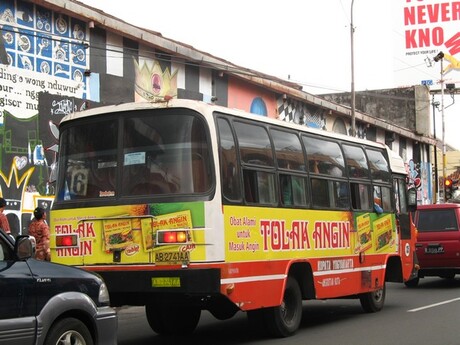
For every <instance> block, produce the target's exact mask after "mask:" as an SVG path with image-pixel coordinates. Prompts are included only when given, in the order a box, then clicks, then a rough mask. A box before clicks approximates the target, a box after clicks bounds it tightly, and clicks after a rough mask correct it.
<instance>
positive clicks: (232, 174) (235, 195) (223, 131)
mask: <svg viewBox="0 0 460 345" xmlns="http://www.w3.org/2000/svg"><path fill="white" fill-rule="evenodd" d="M217 124H218V128H219V146H220V147H219V158H220V161H219V163H220V174H221V181H222V193H223V195H224V197H225V198H227V199H228V200H237V201H239V200H241V187H240V174H239V171H240V170H239V168H238V159H237V154H236V143H235V138H234V136H233V133H232V130H231V128H230V124H229V123H228V121H227V120H226V119H222V118H219V119H217Z"/></svg>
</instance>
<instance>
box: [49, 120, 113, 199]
mask: <svg viewBox="0 0 460 345" xmlns="http://www.w3.org/2000/svg"><path fill="white" fill-rule="evenodd" d="M59 150H60V151H61V160H62V161H63V163H64V166H63V167H61V168H60V169H63V171H64V172H65V173H64V178H62V177H61V179H60V180H59V181H58V183H59V186H58V193H57V200H74V199H91V198H105V197H114V196H115V195H116V179H117V126H116V122H115V121H103V122H97V123H92V124H90V125H82V126H75V127H70V128H67V129H64V130H63V131H62V133H61V143H60V148H59Z"/></svg>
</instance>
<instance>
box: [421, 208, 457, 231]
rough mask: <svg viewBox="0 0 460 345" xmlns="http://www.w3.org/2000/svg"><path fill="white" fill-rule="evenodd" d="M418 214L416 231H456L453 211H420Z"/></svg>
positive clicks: (455, 219)
mask: <svg viewBox="0 0 460 345" xmlns="http://www.w3.org/2000/svg"><path fill="white" fill-rule="evenodd" d="M418 212H419V215H418V222H417V229H418V231H420V232H428V231H455V230H458V224H457V218H456V217H455V211H454V210H426V211H422V210H420V211H418Z"/></svg>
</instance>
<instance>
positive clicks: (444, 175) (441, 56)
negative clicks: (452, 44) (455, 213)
mask: <svg viewBox="0 0 460 345" xmlns="http://www.w3.org/2000/svg"><path fill="white" fill-rule="evenodd" d="M433 60H434V61H435V62H438V61H441V80H440V81H439V83H440V84H441V121H442V184H443V199H444V202H446V201H447V200H446V184H445V181H446V179H447V168H446V126H445V121H444V75H443V72H444V67H443V60H444V53H443V52H439V53H438V55H436V56H435V57H434V58H433Z"/></svg>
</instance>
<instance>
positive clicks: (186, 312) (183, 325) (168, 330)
mask: <svg viewBox="0 0 460 345" xmlns="http://www.w3.org/2000/svg"><path fill="white" fill-rule="evenodd" d="M145 314H146V316H147V321H148V323H149V325H150V328H151V329H152V330H153V331H154V332H155V333H157V334H160V335H188V334H191V333H193V331H194V330H195V329H196V326H197V325H198V322H199V321H200V317H201V309H199V308H195V307H181V306H171V305H169V306H168V305H161V304H147V305H146V306H145Z"/></svg>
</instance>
